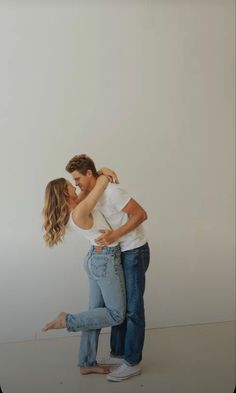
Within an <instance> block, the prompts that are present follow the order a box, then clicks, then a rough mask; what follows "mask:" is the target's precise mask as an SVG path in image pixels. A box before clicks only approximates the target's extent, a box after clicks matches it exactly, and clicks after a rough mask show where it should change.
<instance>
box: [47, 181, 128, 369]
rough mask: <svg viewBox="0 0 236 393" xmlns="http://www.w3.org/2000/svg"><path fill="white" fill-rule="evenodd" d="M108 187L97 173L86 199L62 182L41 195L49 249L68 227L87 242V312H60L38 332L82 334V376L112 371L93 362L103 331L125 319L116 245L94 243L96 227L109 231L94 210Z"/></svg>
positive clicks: (69, 184) (123, 286)
mask: <svg viewBox="0 0 236 393" xmlns="http://www.w3.org/2000/svg"><path fill="white" fill-rule="evenodd" d="M108 183H109V181H108V179H107V178H106V177H105V176H104V175H101V176H99V177H98V178H97V181H96V185H95V187H94V188H93V189H92V191H90V193H89V194H88V195H87V196H85V197H84V195H82V197H81V196H79V197H78V195H77V194H76V188H75V187H74V186H73V185H72V184H71V183H70V182H69V181H67V180H65V179H64V178H60V179H56V180H52V181H51V182H49V183H48V185H47V187H46V191H45V204H44V209H43V216H44V229H45V235H44V239H45V242H46V243H47V245H48V246H50V247H52V246H54V245H56V244H58V243H59V242H61V241H62V240H63V238H64V235H65V232H66V228H67V226H68V225H69V224H70V223H71V224H72V225H73V226H74V227H75V228H77V230H79V231H80V232H81V233H82V234H83V235H84V236H85V237H86V238H87V239H88V240H89V241H90V243H91V248H90V250H89V252H88V254H87V255H86V257H85V261H84V267H85V270H86V272H87V275H88V279H89V286H90V296H89V310H88V311H85V312H81V313H79V314H69V313H65V312H62V313H60V314H59V315H58V317H57V318H56V319H55V320H54V321H52V322H50V323H48V324H47V325H45V327H44V328H43V329H42V330H43V331H47V330H50V329H64V328H67V330H68V331H69V332H77V331H81V332H82V336H81V344H80V354H79V364H78V365H79V366H80V372H81V374H89V373H99V374H106V373H108V372H110V370H109V369H107V368H103V367H99V366H98V364H97V362H96V354H97V345H98V337H99V333H100V330H101V328H104V327H108V326H115V325H119V324H120V323H121V322H122V321H123V320H124V317H125V308H126V304H125V284H124V277H123V271H122V268H121V259H120V247H119V244H118V242H115V243H113V244H111V245H110V246H103V247H101V246H97V245H96V243H95V239H96V238H97V237H98V236H99V235H100V232H99V229H101V228H104V229H110V226H109V224H108V223H107V221H106V220H105V218H104V216H103V215H102V214H101V213H100V212H99V211H98V210H96V209H94V208H95V206H96V203H97V201H98V199H99V198H100V196H101V195H102V193H103V192H104V190H105V189H106V187H107V185H108ZM82 198H84V199H83V200H81V199H82Z"/></svg>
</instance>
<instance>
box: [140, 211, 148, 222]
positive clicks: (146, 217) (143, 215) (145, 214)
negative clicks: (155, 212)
mask: <svg viewBox="0 0 236 393" xmlns="http://www.w3.org/2000/svg"><path fill="white" fill-rule="evenodd" d="M147 219H148V215H147V212H145V210H143V212H142V217H141V220H142V221H141V222H144V221H146V220H147Z"/></svg>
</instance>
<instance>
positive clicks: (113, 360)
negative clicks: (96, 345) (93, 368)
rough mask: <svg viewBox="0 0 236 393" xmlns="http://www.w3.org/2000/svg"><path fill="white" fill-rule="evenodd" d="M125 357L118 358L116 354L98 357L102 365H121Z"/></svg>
mask: <svg viewBox="0 0 236 393" xmlns="http://www.w3.org/2000/svg"><path fill="white" fill-rule="evenodd" d="M123 361H124V359H123V358H117V357H115V356H111V355H108V356H105V357H103V358H101V359H98V364H100V365H101V366H120V365H121V364H122V363H123Z"/></svg>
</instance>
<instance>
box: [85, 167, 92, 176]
mask: <svg viewBox="0 0 236 393" xmlns="http://www.w3.org/2000/svg"><path fill="white" fill-rule="evenodd" d="M86 176H88V177H92V176H93V172H92V171H91V169H88V170H87V173H86Z"/></svg>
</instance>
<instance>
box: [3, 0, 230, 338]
mask: <svg viewBox="0 0 236 393" xmlns="http://www.w3.org/2000/svg"><path fill="white" fill-rule="evenodd" d="M234 23H235V21H234V1H233V0H224V1H217V0H216V1H213V0H212V1H195V0H193V1H177V0H173V1H158V0H156V1H151V0H150V1H129V0H128V1H121V0H116V1H112V0H111V1H109V2H108V1H86V2H85V1H80V2H79V1H78V2H76V1H71V2H70V1H59V2H53V1H48V2H40V1H35V2H33V1H32V2H29V1H28V2H27V1H22V2H21V1H19V2H14V1H10V2H4V1H0V44H1V62H0V82H1V89H0V112H1V116H0V126H1V148H0V149H1V151H0V153H1V154H0V160H1V164H0V170H1V179H2V184H1V196H0V198H1V201H0V206H1V236H0V242H1V250H0V257H1V263H0V314H1V322H0V341H2V342H6V341H17V340H27V339H37V338H42V337H50V336H53V337H55V336H57V335H61V334H66V333H65V332H58V333H56V332H52V333H48V335H45V334H42V333H41V332H40V329H41V326H42V325H43V324H44V323H45V322H46V321H48V320H49V319H51V318H53V317H54V316H56V314H57V313H58V312H59V311H61V310H66V311H71V312H77V311H79V310H83V309H84V308H85V307H86V306H87V298H88V287H87V281H86V275H85V273H84V271H83V267H82V260H83V256H84V255H85V253H86V250H87V249H88V244H87V241H86V240H84V239H82V238H81V236H80V234H77V233H74V232H71V233H69V234H68V236H67V239H66V241H65V244H64V245H62V246H59V247H57V248H55V249H52V250H49V249H47V248H46V247H45V245H44V243H43V240H42V229H41V226H42V220H41V210H42V204H43V195H44V188H45V185H46V183H47V182H48V181H49V180H50V179H52V178H55V177H61V176H65V177H67V178H70V177H69V175H68V174H67V173H66V172H65V170H64V167H65V164H66V163H67V161H68V160H69V159H70V158H71V157H72V156H73V155H75V154H78V153H87V154H89V155H90V156H91V157H93V158H94V160H95V162H96V164H97V166H98V167H100V166H103V165H106V166H109V167H111V168H114V169H115V170H116V171H117V172H118V174H119V176H120V181H121V183H122V184H123V185H124V186H125V187H126V188H127V189H128V191H129V192H130V194H131V195H132V196H133V197H134V198H136V199H137V201H139V202H140V203H141V204H142V205H143V206H144V207H145V208H146V210H147V212H148V215H149V220H148V221H147V222H146V223H145V228H146V231H147V234H148V238H149V242H150V246H151V264H150V268H149V270H148V273H147V286H146V294H145V301H146V317H147V327H148V328H153V327H163V326H173V325H185V324H195V323H205V322H215V321H225V320H232V319H234V65H235V63H234Z"/></svg>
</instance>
